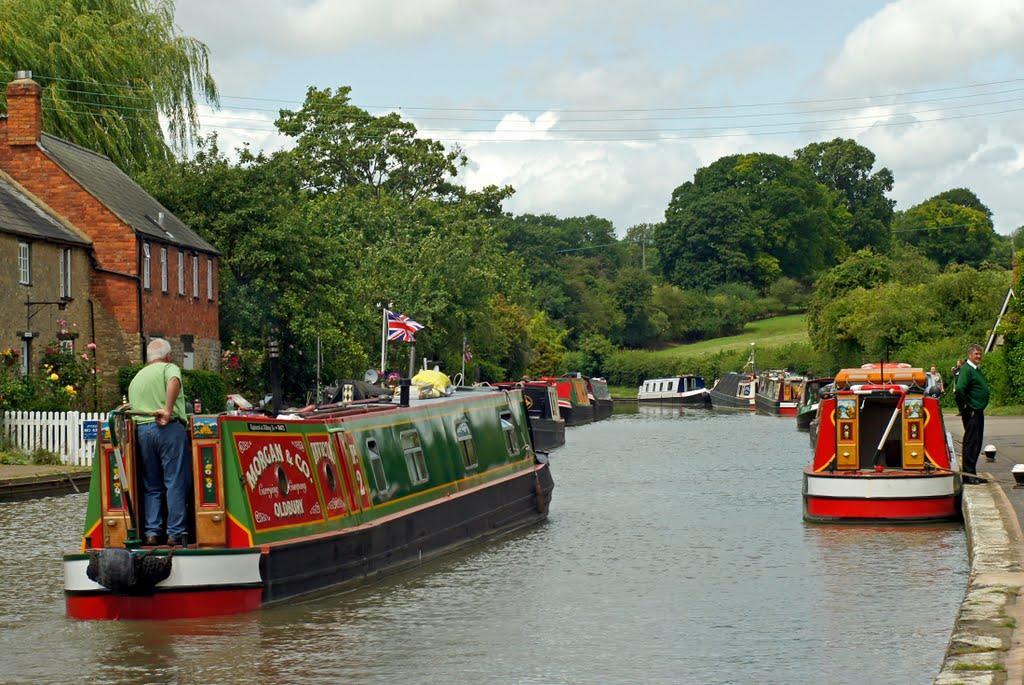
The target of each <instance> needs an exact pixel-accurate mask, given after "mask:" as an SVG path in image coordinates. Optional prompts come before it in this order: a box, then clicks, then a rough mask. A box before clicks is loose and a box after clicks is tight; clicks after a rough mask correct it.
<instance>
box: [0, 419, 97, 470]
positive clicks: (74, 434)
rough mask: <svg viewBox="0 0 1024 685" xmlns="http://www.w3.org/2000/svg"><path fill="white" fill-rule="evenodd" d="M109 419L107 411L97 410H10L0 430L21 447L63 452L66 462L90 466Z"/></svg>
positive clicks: (15, 444) (29, 450)
mask: <svg viewBox="0 0 1024 685" xmlns="http://www.w3.org/2000/svg"><path fill="white" fill-rule="evenodd" d="M106 420H107V414H104V413H93V412H79V411H7V412H4V413H3V415H2V418H0V431H2V432H3V434H4V436H6V438H7V440H8V441H9V442H10V444H11V445H13V446H14V447H16V448H18V449H21V450H25V451H26V452H32V451H33V450H37V449H44V450H48V451H50V452H54V453H56V454H59V455H60V460H61V462H63V463H65V464H71V465H75V466H89V465H90V464H92V457H93V454H94V453H95V451H96V437H95V436H96V435H97V430H98V431H102V430H103V422H104V421H106Z"/></svg>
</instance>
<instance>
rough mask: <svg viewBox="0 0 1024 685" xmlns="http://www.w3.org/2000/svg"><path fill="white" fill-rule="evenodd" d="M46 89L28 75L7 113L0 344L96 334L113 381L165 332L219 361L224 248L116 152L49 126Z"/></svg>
mask: <svg viewBox="0 0 1024 685" xmlns="http://www.w3.org/2000/svg"><path fill="white" fill-rule="evenodd" d="M41 92H42V91H41V88H40V86H39V84H38V83H36V82H35V81H33V80H32V78H31V73H30V72H18V75H17V78H16V79H15V80H14V81H12V82H11V83H10V84H8V86H7V93H6V94H7V115H6V116H5V117H0V172H2V175H0V267H7V268H5V269H3V271H2V272H0V311H2V312H3V313H2V314H0V349H2V348H5V347H13V348H15V349H19V350H21V351H22V355H23V357H25V358H29V359H33V360H35V361H37V360H38V358H39V351H38V350H37V349H34V348H38V346H39V345H41V344H48V343H49V342H50V341H52V340H55V339H57V338H58V337H59V338H63V339H64V342H63V343H62V344H64V345H65V346H67V347H71V348H73V349H74V351H75V352H82V351H83V349H84V347H85V346H86V344H87V342H88V341H92V340H94V341H95V342H96V343H97V352H96V354H97V365H98V366H99V368H100V369H101V374H102V375H103V377H104V379H105V380H109V379H112V378H113V374H114V373H115V372H116V370H117V368H118V367H120V366H124V365H127V364H135V363H139V362H140V361H142V356H143V353H144V350H145V344H146V342H147V341H148V339H149V338H151V337H163V338H166V339H167V340H169V341H170V343H171V345H172V348H173V352H174V355H175V357H176V359H177V360H178V361H179V363H180V364H181V365H182V366H183V367H184V368H186V369H187V368H205V369H216V368H217V367H218V364H219V361H220V340H219V335H218V327H219V322H218V295H219V292H218V278H217V262H218V252H217V250H215V249H214V248H213V246H212V245H210V244H209V243H207V242H206V241H205V240H203V239H202V238H201V237H200V236H199V235H197V234H196V233H195V232H194V231H192V230H191V229H190V228H189V227H188V226H186V225H185V224H183V223H182V222H181V221H180V220H178V218H177V217H175V216H174V215H173V214H172V213H171V212H169V211H168V210H167V209H166V208H164V207H163V206H162V205H161V204H160V203H159V202H157V201H156V199H154V198H153V197H152V196H151V195H149V194H148V193H147V192H146V191H144V190H143V189H142V188H141V187H140V186H139V185H138V184H136V183H135V182H134V181H132V180H131V179H130V178H129V177H128V175H127V174H125V173H124V172H123V171H121V169H119V168H118V167H117V166H116V165H115V164H114V163H113V162H111V161H110V160H109V159H107V158H106V157H104V156H102V155H99V154H97V153H95V152H92V151H91V150H87V149H85V148H83V147H80V146H78V145H75V144H73V143H70V142H68V141H66V140H62V139H60V138H57V137H55V136H52V135H49V134H47V133H45V132H44V131H43V130H42V103H41ZM4 207H6V208H7V209H6V211H5V210H4ZM58 322H63V323H61V324H59V323H58ZM69 340H70V343H69V342H68V341H69ZM108 394H109V393H108Z"/></svg>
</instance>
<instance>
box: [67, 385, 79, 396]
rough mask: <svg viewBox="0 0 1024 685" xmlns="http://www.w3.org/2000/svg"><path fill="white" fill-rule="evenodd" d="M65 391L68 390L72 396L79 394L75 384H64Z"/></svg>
mask: <svg viewBox="0 0 1024 685" xmlns="http://www.w3.org/2000/svg"><path fill="white" fill-rule="evenodd" d="M64 392H66V393H67V394H69V395H71V396H72V397H74V396H75V395H77V394H78V392H77V391H76V390H75V386H73V385H65V386H64Z"/></svg>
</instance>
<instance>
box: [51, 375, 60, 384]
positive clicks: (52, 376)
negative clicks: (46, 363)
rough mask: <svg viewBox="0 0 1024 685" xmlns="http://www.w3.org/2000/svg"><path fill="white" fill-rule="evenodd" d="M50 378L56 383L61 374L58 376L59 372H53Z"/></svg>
mask: <svg viewBox="0 0 1024 685" xmlns="http://www.w3.org/2000/svg"><path fill="white" fill-rule="evenodd" d="M50 380H51V381H53V382H54V383H56V382H57V381H59V380H60V376H58V375H57V374H55V373H51V374H50Z"/></svg>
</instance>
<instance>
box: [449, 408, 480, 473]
mask: <svg viewBox="0 0 1024 685" xmlns="http://www.w3.org/2000/svg"><path fill="white" fill-rule="evenodd" d="M460 429H464V430H460ZM455 441H456V442H457V443H458V444H459V453H460V454H461V455H462V466H463V468H464V469H465V470H466V471H470V470H472V469H475V468H476V467H477V466H479V465H480V460H479V459H478V458H477V456H476V445H474V444H473V434H472V432H471V431H470V429H469V421H468V420H467V419H465V418H461V419H458V420H457V421H456V422H455Z"/></svg>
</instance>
